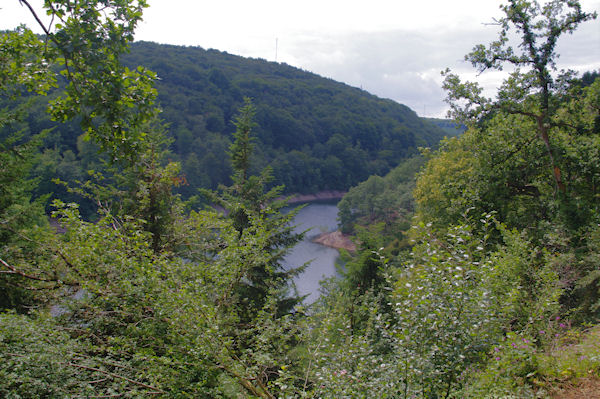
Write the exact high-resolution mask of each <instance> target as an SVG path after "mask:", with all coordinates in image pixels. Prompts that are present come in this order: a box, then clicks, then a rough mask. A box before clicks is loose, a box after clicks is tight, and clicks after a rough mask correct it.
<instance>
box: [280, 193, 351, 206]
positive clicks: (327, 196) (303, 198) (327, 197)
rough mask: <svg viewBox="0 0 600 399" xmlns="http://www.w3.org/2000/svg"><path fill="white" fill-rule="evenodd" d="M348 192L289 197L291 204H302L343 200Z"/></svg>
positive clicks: (292, 195) (293, 195)
mask: <svg viewBox="0 0 600 399" xmlns="http://www.w3.org/2000/svg"><path fill="white" fill-rule="evenodd" d="M345 194H346V191H336V190H330V191H320V192H318V193H314V194H291V195H289V196H288V203H289V204H297V203H301V202H312V201H326V200H334V199H342V197H343V196H344V195H345Z"/></svg>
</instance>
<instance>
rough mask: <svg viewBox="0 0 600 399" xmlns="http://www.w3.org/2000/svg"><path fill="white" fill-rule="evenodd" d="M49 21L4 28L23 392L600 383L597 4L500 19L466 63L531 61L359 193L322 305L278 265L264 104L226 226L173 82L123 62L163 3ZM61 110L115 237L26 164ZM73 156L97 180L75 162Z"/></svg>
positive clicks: (8, 361) (519, 392)
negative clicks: (201, 194) (186, 163)
mask: <svg viewBox="0 0 600 399" xmlns="http://www.w3.org/2000/svg"><path fill="white" fill-rule="evenodd" d="M22 1H23V3H25V4H28V2H27V1H25V0H22ZM46 7H47V11H48V12H49V13H50V14H52V15H53V16H54V21H55V22H56V24H55V25H52V26H51V27H46V29H47V32H46V33H47V37H46V39H47V40H46V41H40V39H39V38H37V37H36V36H35V35H33V34H32V33H31V32H30V31H28V30H27V29H24V28H21V29H18V30H16V31H15V32H10V33H7V34H4V35H2V36H1V37H0V82H1V84H2V86H1V88H0V90H1V93H2V96H3V100H4V101H5V102H6V104H9V105H10V106H8V107H5V108H3V109H2V110H1V111H0V124H1V127H2V129H3V130H2V131H3V132H5V133H3V134H4V135H3V136H2V141H1V142H0V143H1V147H0V160H1V161H2V163H1V164H0V168H1V169H0V171H1V172H2V174H1V176H0V178H1V182H2V185H1V186H0V237H1V239H2V241H1V243H0V245H1V246H0V272H1V273H0V286H1V288H2V291H0V306H1V307H2V312H1V313H0V395H1V396H2V397H6V398H39V397H51V398H54V397H56V398H63V397H160V398H185V397H202V398H205V397H206V398H239V397H248V398H269V399H271V398H277V397H286V398H417V397H420V398H497V397H519V398H539V397H547V396H550V395H552V392H555V391H556V390H557V389H559V388H560V387H559V388H557V386H558V385H560V383H561V382H564V380H565V379H568V381H569V383H571V384H573V385H577V384H578V381H580V379H581V378H584V376H585V379H586V383H591V384H592V385H591V386H598V385H600V384H598V381H599V380H600V360H599V358H598V356H599V353H598V348H599V347H600V342H599V334H598V327H597V326H596V327H595V328H592V329H590V330H588V331H586V330H585V328H586V326H588V325H590V324H596V323H598V321H599V319H600V313H599V312H600V272H599V270H600V258H599V256H598V254H599V253H600V227H599V226H600V219H599V218H600V216H599V215H600V212H599V207H600V197H599V192H598V183H599V182H600V169H599V165H600V162H599V161H600V159H599V156H600V155H599V154H600V130H599V121H600V100H599V99H600V79H598V78H597V76H594V74H587V75H585V76H584V77H583V78H581V79H579V78H577V77H576V76H575V75H574V74H571V73H566V74H561V75H560V76H559V75H558V74H557V72H556V71H555V70H554V64H553V61H554V59H555V58H556V57H557V54H556V53H555V51H554V48H555V45H556V42H557V40H558V39H559V37H560V36H561V35H562V34H564V33H567V32H570V31H572V30H573V29H575V28H576V27H577V25H579V24H580V23H583V22H585V21H587V20H590V19H593V18H595V14H594V15H592V14H587V13H584V12H582V11H581V9H580V7H579V4H578V3H577V2H576V1H568V2H567V1H563V0H555V1H552V2H549V3H548V4H547V5H545V6H544V7H540V6H538V4H537V3H535V2H533V3H529V2H526V1H523V0H511V1H508V4H507V5H505V6H503V7H502V9H503V11H504V13H505V17H504V18H503V19H501V20H500V21H499V23H500V29H501V32H500V39H499V41H498V42H494V43H492V44H491V45H490V46H489V47H485V46H477V47H475V49H474V51H473V53H471V54H469V55H468V56H467V60H469V61H471V62H472V63H473V64H474V66H476V67H478V68H480V69H481V70H485V69H488V68H499V67H500V66H501V65H502V63H506V62H508V63H512V64H516V65H522V64H525V66H531V67H532V68H525V67H524V68H523V69H522V70H518V71H517V72H515V73H513V74H511V75H510V76H509V78H508V79H507V81H506V82H505V84H504V85H503V86H502V87H501V88H500V92H499V96H498V100H496V101H492V100H490V99H486V98H484V97H482V96H481V91H480V89H479V88H478V86H477V84H475V83H463V82H461V81H460V80H459V79H458V77H457V76H455V75H453V74H451V73H450V72H447V73H446V81H445V87H446V88H447V90H448V99H449V101H450V103H451V106H452V109H453V112H454V113H455V116H456V118H457V119H458V120H459V121H460V122H461V123H463V124H464V125H465V126H466V127H467V130H466V131H465V133H464V134H462V135H461V136H460V137H453V138H449V139H447V140H445V141H444V142H443V144H442V146H441V147H440V148H439V149H438V150H436V151H425V152H424V154H423V156H422V158H420V157H414V158H411V159H408V160H405V161H404V162H402V163H400V159H398V160H396V161H395V162H398V163H399V165H398V166H397V168H396V169H395V170H393V171H392V172H390V173H389V174H388V175H387V176H386V177H371V178H370V179H368V180H366V181H365V182H364V183H362V184H360V185H359V186H357V187H356V188H355V189H353V190H351V192H350V194H349V195H348V197H347V198H346V199H344V202H343V203H342V204H341V205H340V207H341V208H342V210H343V212H342V215H343V216H342V218H343V222H344V227H345V228H347V229H348V230H349V231H354V232H355V233H356V236H357V238H358V243H357V244H358V245H357V247H358V250H357V252H356V254H354V255H347V257H348V263H347V265H346V269H345V270H344V272H343V276H342V278H340V279H334V280H331V281H327V282H324V285H323V295H322V296H321V298H320V299H319V300H318V301H317V302H316V303H315V304H314V305H311V306H310V307H309V308H307V307H304V306H302V305H301V303H300V301H299V300H300V298H298V297H297V295H295V294H294V292H293V290H291V289H290V288H289V282H290V278H291V277H292V276H293V275H294V274H295V273H297V272H298V270H300V269H295V270H284V269H283V268H282V266H281V259H282V256H283V255H284V254H285V252H286V251H287V250H288V249H289V248H290V246H291V245H293V244H294V243H295V242H296V241H297V240H298V239H299V237H298V236H297V235H295V234H293V233H292V231H291V228H290V226H289V221H290V219H291V217H292V216H293V213H291V214H282V213H281V208H282V206H284V202H283V201H277V200H276V198H278V197H279V195H280V194H281V190H282V188H281V187H280V186H275V187H273V188H271V185H272V184H273V183H272V174H271V173H272V171H271V169H270V168H261V166H262V165H261V163H260V159H261V156H260V154H261V153H262V151H263V149H262V147H264V146H265V143H263V142H262V141H261V139H260V133H259V132H260V129H261V128H260V124H261V120H260V107H261V105H260V104H259V103H253V102H252V101H250V100H249V99H248V100H243V99H242V100H241V101H240V104H239V106H240V107H239V109H238V110H237V111H234V112H232V115H231V116H232V119H233V120H234V121H235V123H234V126H235V130H234V131H232V135H231V140H228V141H224V142H223V143H222V144H223V145H225V149H224V151H227V154H228V159H229V161H230V162H231V167H232V169H231V174H230V175H229V178H230V184H228V185H222V186H220V187H218V189H217V190H214V191H208V190H205V194H206V195H207V196H208V197H209V198H210V199H211V200H212V201H213V202H215V203H218V204H220V205H221V206H222V207H223V208H224V209H225V210H226V211H227V212H225V213H223V212H217V211H215V210H213V209H207V210H200V211H193V210H189V204H188V203H186V202H184V201H182V199H181V197H180V196H179V195H177V194H176V193H175V192H176V190H177V189H178V188H179V187H180V186H181V184H183V183H184V179H183V175H182V174H181V166H180V164H179V163H178V162H175V161H174V160H175V159H176V157H175V156H174V155H173V154H172V152H171V151H170V149H171V148H172V147H171V146H172V145H173V144H172V143H173V141H172V140H170V139H169V138H168V137H167V131H168V127H167V126H165V125H164V123H163V122H162V121H161V120H159V119H158V118H157V114H158V110H157V108H156V106H157V92H156V90H154V88H153V80H154V78H155V75H154V73H153V72H151V71H150V70H147V69H145V68H143V67H140V68H137V67H136V68H127V67H126V66H125V65H124V64H123V62H122V59H121V53H122V52H123V51H124V50H126V48H127V45H128V43H129V42H130V41H131V40H132V37H133V30H134V29H135V25H136V23H137V22H138V21H139V20H140V18H141V15H142V11H143V9H144V7H145V2H144V1H141V0H140V1H133V0H131V1H122V0H119V1H116V0H115V1H110V0H102V1H100V0H98V1H91V0H90V1H87V2H85V3H84V4H81V3H77V4H75V5H74V4H73V3H72V2H71V1H69V0H56V1H48V2H46ZM100 10H102V11H100ZM509 29H510V30H512V29H515V30H516V31H517V33H519V34H520V35H517V36H518V37H521V42H520V43H517V44H519V45H520V46H519V47H509V42H510V41H509V40H508V39H507V35H508V30H509ZM522 50H523V53H521V51H522ZM61 82H62V83H61ZM104 83H106V84H104ZM59 85H64V86H65V87H66V90H64V91H61V92H60V93H58V92H55V94H53V95H52V96H48V93H49V92H50V90H51V89H52V88H54V87H56V86H59ZM42 102H45V103H48V104H50V110H49V111H50V114H51V115H52V116H53V117H54V118H55V119H57V120H61V121H63V120H66V121H69V120H70V121H72V122H71V123H75V122H76V123H79V124H80V125H81V126H82V127H83V128H84V129H85V131H86V133H87V136H88V137H89V139H90V141H88V142H85V141H81V140H80V141H78V145H79V147H78V148H80V149H81V151H80V152H81V154H84V153H85V154H91V149H92V148H94V147H95V148H96V149H98V150H100V151H101V154H102V158H103V160H104V166H103V167H102V169H103V170H105V171H106V173H104V174H101V173H95V174H94V175H93V176H92V178H91V179H89V180H87V181H86V182H83V183H82V184H80V185H72V186H70V190H71V191H73V192H74V193H77V194H79V195H83V196H84V197H85V198H87V199H89V200H90V201H92V202H93V203H94V204H96V206H95V210H96V211H97V215H96V216H95V217H94V220H96V221H95V222H94V223H90V222H86V221H85V220H84V219H83V218H82V217H81V215H80V210H79V206H78V204H77V203H70V204H66V203H64V202H62V201H54V203H53V209H54V210H55V211H54V213H53V216H54V217H55V219H56V220H57V221H58V223H59V225H60V226H61V229H60V233H59V232H57V231H55V230H54V229H53V228H50V227H49V226H48V222H47V219H46V217H45V215H44V210H43V207H44V204H43V201H44V200H45V199H44V198H39V199H37V200H32V198H34V197H33V196H32V192H33V191H35V190H36V187H38V186H39V184H43V181H42V180H41V179H32V178H31V177H30V173H29V172H30V170H31V169H32V168H35V167H36V166H35V165H34V162H32V161H33V160H32V158H31V155H32V154H35V153H36V149H37V147H38V146H40V145H41V143H42V142H43V140H49V139H50V138H52V137H54V138H60V139H61V140H62V139H63V136H61V135H60V134H59V135H56V132H57V131H58V129H55V130H53V131H44V130H43V129H42V126H39V131H38V130H35V132H36V133H39V135H35V136H31V135H30V134H29V132H30V130H29V131H25V132H21V130H22V128H23V127H24V126H25V127H27V128H28V129H32V125H31V123H27V121H28V117H29V115H30V112H34V113H35V112H37V111H38V109H39V107H41V104H42ZM36 104H37V105H36ZM36 107H38V109H36ZM207 112H212V111H207ZM262 122H264V121H262ZM61 126H62V125H61ZM71 126H76V125H71ZM77 126H79V125H77ZM73 131H75V130H73ZM25 133H26V134H25ZM29 137H31V138H29ZM333 137H335V135H334V136H333ZM75 138H76V135H74V136H73V137H72V139H73V140H75ZM178 139H179V138H176V140H178ZM175 142H176V141H175ZM357 145H358V143H357ZM363 145H365V144H364V143H362V142H361V146H363ZM346 148H348V147H346ZM350 148H355V147H353V146H351V147H350ZM49 151H50V150H49ZM57 151H60V150H57ZM44 155H45V153H44ZM404 155H408V154H404ZM49 157H50V159H52V156H49ZM42 159H43V158H42ZM89 161H90V162H96V163H98V162H99V161H98V159H97V158H92V157H90V158H89ZM61 163H62V167H61V168H62V169H61V170H63V171H64V172H67V171H69V170H76V168H70V167H69V165H72V164H73V163H76V154H75V153H74V152H72V153H71V155H69V156H66V155H64V156H63V157H62V158H61ZM419 168H421V169H420V171H419V172H418V173H417V175H416V181H415V177H414V176H415V175H414V172H415V171H416V170H417V169H419ZM56 170H57V171H58V169H56ZM48 173H54V170H52V169H50V171H49V172H48ZM34 175H35V173H34ZM38 176H39V175H38ZM413 186H414V191H413V192H414V196H413V197H411V195H410V191H411V190H412V187H413ZM371 194H374V195H371ZM413 206H414V209H415V219H413V220H412V221H413V223H414V226H413V227H410V228H409V227H408V222H409V215H410V211H411V208H412V207H413ZM356 221H358V222H359V223H361V224H363V226H357V225H353V222H356ZM297 266H300V267H301V266H302V265H297ZM567 345H571V346H567ZM593 384H596V385H593ZM562 388H564V387H562ZM563 390H564V389H563Z"/></svg>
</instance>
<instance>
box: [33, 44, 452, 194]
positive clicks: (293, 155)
mask: <svg viewBox="0 0 600 399" xmlns="http://www.w3.org/2000/svg"><path fill="white" fill-rule="evenodd" d="M123 64H124V65H126V66H128V67H129V68H130V69H133V70H134V69H135V68H137V66H138V65H143V66H145V67H146V68H148V69H150V70H152V71H153V72H154V73H156V75H157V79H156V81H155V87H156V90H157V92H158V98H157V105H159V106H160V108H161V109H162V112H161V114H160V118H161V119H162V120H163V121H164V122H165V123H166V124H168V126H169V129H168V130H167V137H169V138H170V140H171V143H170V149H171V152H172V155H171V156H172V157H173V159H174V160H177V161H179V162H180V164H181V174H182V177H184V178H185V179H184V180H183V182H184V184H182V185H181V186H179V187H178V192H180V193H182V194H184V197H186V198H187V197H188V196H191V195H195V194H197V193H198V188H209V189H216V188H217V186H218V185H219V184H229V183H231V180H230V175H231V173H232V167H231V164H230V162H229V156H228V149H229V146H230V145H231V143H232V134H233V132H234V130H235V127H234V125H233V123H232V118H233V116H234V114H235V113H236V112H237V109H238V108H239V107H241V106H242V104H243V98H244V97H249V98H251V99H252V100H253V103H254V105H255V106H256V123H257V125H256V128H255V133H256V136H255V140H256V143H257V145H256V150H255V151H254V153H253V159H254V163H253V172H254V173H257V172H258V171H260V170H261V169H263V168H265V167H267V166H270V167H271V168H272V169H273V174H274V180H273V183H272V184H277V185H279V184H283V185H285V187H286V192H289V193H291V192H298V193H314V192H317V191H320V190H346V189H348V188H349V187H350V186H352V185H354V184H357V183H358V182H360V181H362V180H364V179H366V178H367V177H368V176H370V175H372V174H379V175H381V174H384V173H386V172H387V171H389V170H390V169H391V168H392V167H394V166H396V165H397V164H398V162H399V161H400V160H402V159H403V158H405V157H409V156H411V155H414V154H415V153H417V152H418V148H419V147H429V146H435V145H436V144H437V143H438V142H439V140H440V139H441V138H442V137H443V136H444V135H445V134H446V133H445V132H444V131H443V130H442V129H441V128H439V127H438V126H436V124H435V123H430V122H429V121H427V120H424V119H421V118H419V117H418V116H417V115H416V114H415V113H414V112H413V111H412V110H410V109H409V108H408V107H406V106H403V105H401V104H398V103H396V102H394V101H392V100H384V99H380V98H378V97H376V96H373V95H370V94H369V93H367V92H365V91H362V90H360V89H356V88H352V87H349V86H347V85H345V84H342V83H338V82H335V81H333V80H330V79H325V78H322V77H320V76H317V75H315V74H312V73H309V72H305V71H302V70H299V69H298V68H294V67H291V66H289V65H285V64H278V63H274V62H267V61H264V60H258V59H247V58H243V57H239V56H234V55H230V54H227V53H223V52H220V51H216V50H204V49H202V48H199V47H182V46H171V45H161V44H156V43H148V42H137V43H132V44H131V46H130V49H129V52H128V53H126V54H124V55H123ZM60 82H61V79H59V83H60ZM55 95H56V93H55V91H53V92H51V93H50V96H55ZM32 100H33V104H30V105H29V110H30V113H29V114H28V116H27V118H26V119H24V121H23V122H22V124H21V128H22V129H23V130H24V132H25V134H26V135H28V134H32V133H33V132H36V131H40V130H42V129H52V131H51V132H49V133H48V134H47V136H46V137H45V139H44V141H43V144H42V147H41V151H42V152H43V155H42V157H41V161H40V163H39V164H38V166H36V167H35V168H34V174H35V175H37V176H39V177H40V179H41V181H42V184H41V185H40V186H38V187H37V189H36V195H39V196H41V195H44V194H46V193H53V194H54V195H55V196H58V197H60V198H63V199H65V200H75V199H76V197H74V196H72V195H70V194H69V193H67V192H66V190H65V188H64V187H63V186H60V185H56V184H54V183H52V179H53V178H60V179H61V180H63V181H65V182H67V183H69V184H72V183H74V182H75V181H76V180H80V181H84V180H87V179H88V170H98V169H100V168H102V166H101V164H100V162H99V157H98V155H97V152H98V147H97V146H96V145H95V144H94V143H93V142H89V141H85V140H84V139H83V136H82V131H81V129H80V127H79V126H78V121H77V120H75V121H72V122H68V123H65V124H56V123H55V122H52V121H50V119H49V117H48V116H47V114H46V112H45V107H46V106H45V105H44V103H43V101H41V100H40V99H39V98H38V99H35V98H33V99H32Z"/></svg>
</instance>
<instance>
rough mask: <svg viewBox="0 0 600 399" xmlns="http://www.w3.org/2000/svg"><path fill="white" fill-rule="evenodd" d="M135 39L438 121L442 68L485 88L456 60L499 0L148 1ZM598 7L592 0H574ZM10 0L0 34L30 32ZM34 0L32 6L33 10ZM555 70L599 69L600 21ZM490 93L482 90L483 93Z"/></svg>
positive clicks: (493, 76) (491, 29)
mask: <svg viewBox="0 0 600 399" xmlns="http://www.w3.org/2000/svg"><path fill="white" fill-rule="evenodd" d="M148 2H149V4H150V8H148V9H147V10H146V11H145V13H144V21H143V22H142V24H141V25H140V26H139V28H138V30H137V34H136V40H148V41H154V42H159V43H169V44H179V45H188V46H200V47H203V48H206V49H208V48H215V49H218V50H222V51H227V52H228V53H231V54H237V55H242V56H245V57H254V58H263V59H266V60H268V61H277V62H285V63H287V64H290V65H293V66H296V67H299V68H302V69H304V70H308V71H311V72H314V73H317V74H319V75H322V76H325V77H329V78H332V79H335V80H338V81H341V82H344V83H347V84H349V85H352V86H355V87H361V88H363V89H365V90H367V91H369V92H371V93H373V94H375V95H377V96H380V97H384V98H391V99H393V100H396V101H398V102H400V103H403V104H406V105H408V106H409V107H411V108H412V109H413V110H415V111H416V112H417V113H418V114H419V115H421V116H436V117H440V116H444V114H445V109H446V108H447V107H446V105H445V103H444V102H443V99H444V97H445V94H444V92H443V91H442V89H441V87H440V86H441V81H442V78H441V77H440V71H442V70H443V69H445V68H446V67H450V68H451V69H452V70H453V71H455V72H457V73H459V74H460V75H461V76H462V77H464V78H465V79H475V78H477V80H478V81H480V82H483V83H484V84H485V85H487V87H488V88H489V89H490V90H491V89H492V88H493V87H494V86H495V85H497V84H498V83H499V81H500V80H501V76H500V75H499V74H498V73H485V74H483V75H481V76H478V77H476V75H475V73H474V71H473V69H472V68H471V66H470V64H467V63H465V62H464V61H463V57H464V55H465V54H466V53H468V52H469V51H470V50H471V49H472V48H473V46H474V45H476V44H479V43H486V44H487V43H488V42H490V41H491V40H493V39H495V38H496V34H497V32H498V27H497V26H492V25H489V24H487V23H489V22H492V20H493V18H494V17H496V18H497V17H500V16H501V11H500V9H499V5H500V4H501V2H500V1H498V0H454V1H449V0H420V1H415V0H410V1H408V0H368V1H367V0H362V1H355V0H302V1H300V0H255V1H251V0H212V1H202V0H148ZM580 2H581V4H582V7H583V9H584V10H585V11H600V0H581V1H580ZM18 3H19V2H18V0H1V1H0V7H1V8H2V9H0V29H11V28H14V27H15V26H16V25H18V23H19V22H23V23H25V24H27V25H28V26H33V23H32V22H31V21H32V20H31V18H30V16H29V15H28V13H27V10H25V9H24V7H21V6H19V4H18ZM42 3H43V0H31V4H36V5H37V7H38V9H40V6H41V4H42ZM558 52H559V53H560V54H561V58H560V59H559V68H572V69H575V70H576V71H579V72H582V71H587V70H599V69H600V21H599V20H595V21H591V22H586V23H585V24H583V25H581V26H580V28H579V29H578V30H577V32H575V33H574V34H573V35H569V36H565V37H563V38H561V40H560V41H559V44H558ZM490 93H491V92H490Z"/></svg>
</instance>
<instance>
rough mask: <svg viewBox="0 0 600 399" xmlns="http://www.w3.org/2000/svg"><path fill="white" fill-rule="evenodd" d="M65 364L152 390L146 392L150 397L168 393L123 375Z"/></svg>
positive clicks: (79, 365) (80, 365)
mask: <svg viewBox="0 0 600 399" xmlns="http://www.w3.org/2000/svg"><path fill="white" fill-rule="evenodd" d="M63 364H66V365H67V366H71V367H75V368H80V369H83V370H88V371H95V372H98V373H100V374H104V375H107V376H110V377H113V378H117V379H121V380H125V381H127V382H130V383H132V384H134V385H138V386H140V387H143V388H146V389H150V390H152V391H153V392H146V394H148V395H158V394H162V393H166V392H165V391H163V390H162V389H159V388H156V387H153V386H151V385H148V384H144V383H143V382H140V381H136V380H132V379H131V378H128V377H124V376H122V375H118V374H115V373H111V372H108V371H104V370H101V369H98V368H95V367H88V366H84V365H82V364H75V363H70V362H69V363H63Z"/></svg>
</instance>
